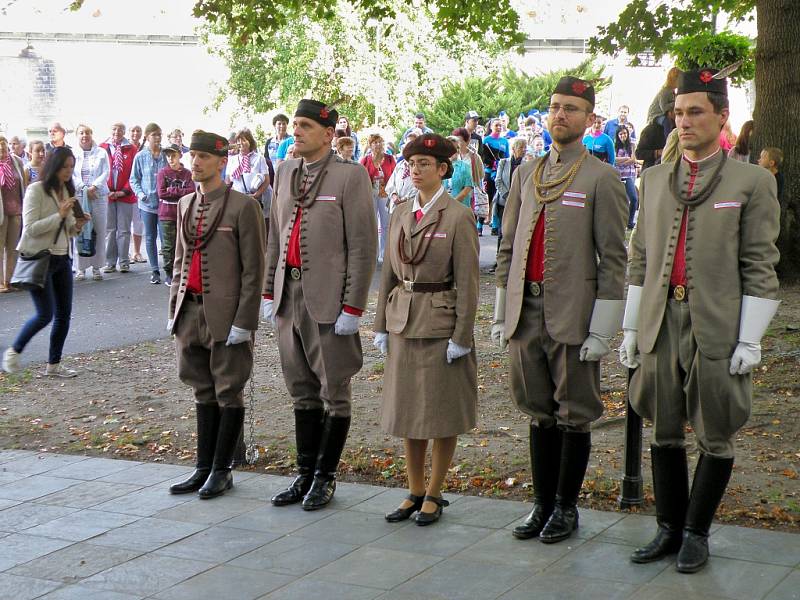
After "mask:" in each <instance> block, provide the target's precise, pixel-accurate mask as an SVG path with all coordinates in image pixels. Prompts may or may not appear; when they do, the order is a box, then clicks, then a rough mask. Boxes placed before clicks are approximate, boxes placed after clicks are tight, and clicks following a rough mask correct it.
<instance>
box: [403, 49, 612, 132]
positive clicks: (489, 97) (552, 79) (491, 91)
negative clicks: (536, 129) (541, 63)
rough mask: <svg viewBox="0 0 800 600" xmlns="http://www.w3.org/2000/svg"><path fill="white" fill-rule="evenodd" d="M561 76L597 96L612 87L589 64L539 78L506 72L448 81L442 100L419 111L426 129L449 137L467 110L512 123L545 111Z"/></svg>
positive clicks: (422, 107)
mask: <svg viewBox="0 0 800 600" xmlns="http://www.w3.org/2000/svg"><path fill="white" fill-rule="evenodd" d="M564 75H574V76H575V77H581V78H583V79H586V80H588V81H592V82H593V83H594V85H595V89H596V90H597V91H598V92H599V91H601V90H602V89H603V88H605V87H607V86H608V85H610V84H611V79H610V78H607V77H604V76H603V67H602V66H596V65H595V64H594V63H593V62H592V61H591V60H587V61H584V62H582V63H581V64H579V65H578V66H576V67H575V68H574V69H563V70H560V71H551V72H549V73H544V74H541V75H526V74H525V73H521V72H519V71H515V70H514V69H510V68H506V69H504V70H502V71H501V72H500V73H499V74H494V73H493V74H490V75H488V76H485V77H468V78H466V79H463V80H461V81H449V82H447V83H445V84H444V85H443V86H442V95H441V97H439V98H438V99H437V100H435V101H434V102H432V103H431V102H430V101H427V102H421V103H420V105H419V110H420V111H422V112H423V113H425V117H426V123H427V125H428V126H429V127H431V128H432V129H433V130H435V131H438V132H440V133H442V132H444V133H449V132H450V131H451V130H452V129H453V128H454V127H460V126H461V125H463V123H464V115H465V114H466V113H467V111H468V110H475V111H477V112H478V113H479V114H480V115H481V116H482V117H484V118H485V117H489V116H496V115H497V114H498V113H499V112H500V111H501V110H504V111H506V113H507V114H508V115H509V116H510V117H511V120H512V121H513V120H514V118H515V117H516V115H518V114H519V113H527V112H528V111H529V110H531V109H533V108H535V109H538V110H540V111H541V110H544V109H545V108H546V107H547V105H548V104H549V102H550V94H552V92H553V88H555V86H556V83H558V80H559V79H560V78H561V77H563V76H564Z"/></svg>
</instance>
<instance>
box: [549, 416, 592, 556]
mask: <svg viewBox="0 0 800 600" xmlns="http://www.w3.org/2000/svg"><path fill="white" fill-rule="evenodd" d="M561 435H562V439H563V442H562V445H561V468H560V470H559V473H558V492H557V493H556V505H555V508H554V509H553V514H552V515H550V518H549V519H548V520H547V523H546V524H545V526H544V529H542V531H541V533H539V540H541V541H542V542H544V543H545V544H553V543H555V542H560V541H561V540H565V539H567V538H568V537H570V536H571V535H572V532H573V531H575V530H576V529H577V528H578V494H580V492H581V486H582V485H583V477H584V475H586V467H587V466H588V464H589V453H590V452H591V450H592V434H591V433H589V432H588V431H587V432H579V431H564V432H563V433H562V434H561Z"/></svg>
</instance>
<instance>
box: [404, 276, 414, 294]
mask: <svg viewBox="0 0 800 600" xmlns="http://www.w3.org/2000/svg"><path fill="white" fill-rule="evenodd" d="M403 289H404V290H405V291H407V292H413V291H414V282H413V281H406V280H405V279H404V280H403Z"/></svg>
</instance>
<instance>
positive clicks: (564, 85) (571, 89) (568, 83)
mask: <svg viewBox="0 0 800 600" xmlns="http://www.w3.org/2000/svg"><path fill="white" fill-rule="evenodd" d="M553 93H554V94H563V95H565V96H577V97H578V98H583V99H584V100H586V101H587V102H588V103H589V104H591V105H592V110H594V86H593V85H592V84H591V83H589V82H588V81H584V80H583V79H578V78H577V77H571V76H569V75H567V76H565V77H562V78H561V79H559V80H558V84H557V85H556V89H554V90H553Z"/></svg>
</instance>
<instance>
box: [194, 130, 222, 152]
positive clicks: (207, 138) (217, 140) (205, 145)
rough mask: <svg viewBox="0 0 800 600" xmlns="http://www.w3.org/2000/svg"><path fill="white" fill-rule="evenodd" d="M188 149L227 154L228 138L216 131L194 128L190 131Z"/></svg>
mask: <svg viewBox="0 0 800 600" xmlns="http://www.w3.org/2000/svg"><path fill="white" fill-rule="evenodd" d="M189 150H196V151H198V152H208V153H209V154H213V155H215V156H228V140H227V139H225V138H224V137H222V136H221V135H217V134H216V133H211V132H210V131H203V130H202V129H196V130H195V131H193V132H192V141H191V143H190V144H189Z"/></svg>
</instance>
